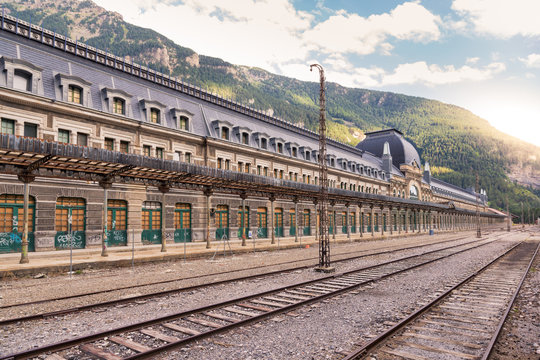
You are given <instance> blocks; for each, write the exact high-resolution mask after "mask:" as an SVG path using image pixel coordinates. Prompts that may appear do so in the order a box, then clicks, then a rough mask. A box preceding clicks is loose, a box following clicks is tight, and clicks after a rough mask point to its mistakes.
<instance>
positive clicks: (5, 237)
mask: <svg viewBox="0 0 540 360" xmlns="http://www.w3.org/2000/svg"><path fill="white" fill-rule="evenodd" d="M34 210H35V201H34V198H33V197H30V198H29V199H28V251H35V246H34V225H35V221H34V212H35V211H34ZM23 218H24V197H23V196H22V195H8V194H4V195H0V253H9V252H21V250H22V238H23V229H24V226H23V225H24V224H23Z"/></svg>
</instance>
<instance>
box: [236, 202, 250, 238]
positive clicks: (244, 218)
mask: <svg viewBox="0 0 540 360" xmlns="http://www.w3.org/2000/svg"><path fill="white" fill-rule="evenodd" d="M245 208H246V211H245V212H244V213H242V207H241V206H240V207H239V208H238V238H239V239H241V238H242V236H245V237H246V238H247V237H248V233H249V207H248V206H246V207H245ZM244 229H245V232H244Z"/></svg>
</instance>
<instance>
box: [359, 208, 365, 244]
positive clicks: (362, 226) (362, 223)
mask: <svg viewBox="0 0 540 360" xmlns="http://www.w3.org/2000/svg"><path fill="white" fill-rule="evenodd" d="M358 210H360V211H359V216H360V219H358V220H359V221H358V227H359V228H360V237H364V213H363V212H362V203H360V204H358Z"/></svg>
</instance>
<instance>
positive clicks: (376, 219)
mask: <svg viewBox="0 0 540 360" xmlns="http://www.w3.org/2000/svg"><path fill="white" fill-rule="evenodd" d="M373 221H374V223H373V226H375V229H373V231H375V232H378V231H379V214H375V218H374V219H373Z"/></svg>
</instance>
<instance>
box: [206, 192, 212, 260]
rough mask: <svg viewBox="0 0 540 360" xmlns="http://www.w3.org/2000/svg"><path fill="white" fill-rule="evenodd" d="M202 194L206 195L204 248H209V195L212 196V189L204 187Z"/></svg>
mask: <svg viewBox="0 0 540 360" xmlns="http://www.w3.org/2000/svg"><path fill="white" fill-rule="evenodd" d="M204 195H205V196H206V224H205V225H206V232H205V237H206V248H207V249H210V196H212V190H211V189H210V188H206V189H205V191H204Z"/></svg>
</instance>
